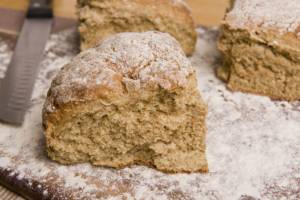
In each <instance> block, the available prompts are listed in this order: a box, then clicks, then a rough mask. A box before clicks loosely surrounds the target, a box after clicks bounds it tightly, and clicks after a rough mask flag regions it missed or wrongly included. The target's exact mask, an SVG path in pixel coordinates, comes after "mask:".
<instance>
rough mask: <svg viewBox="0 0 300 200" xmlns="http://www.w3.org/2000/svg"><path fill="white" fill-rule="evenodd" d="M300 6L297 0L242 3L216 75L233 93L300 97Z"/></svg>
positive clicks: (227, 30) (229, 25)
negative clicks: (222, 62)
mask: <svg viewBox="0 0 300 200" xmlns="http://www.w3.org/2000/svg"><path fill="white" fill-rule="evenodd" d="M299 31H300V4H299V2H298V1H297V0H289V1H280V0H275V1H263V0H254V1H250V0H237V1H235V4H234V6H233V9H232V10H231V11H229V13H228V14H227V15H226V18H225V21H224V23H223V26H222V33H221V36H220V39H219V49H220V50H221V51H222V53H223V55H224V65H223V67H221V68H219V69H218V71H217V74H218V76H219V77H220V78H222V79H223V80H225V81H226V82H227V83H228V88H229V89H231V90H234V91H243V92H250V93H255V94H260V95H266V96H269V97H271V98H273V99H280V100H289V101H292V100H299V99H300V35H299Z"/></svg>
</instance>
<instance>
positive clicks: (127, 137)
mask: <svg viewBox="0 0 300 200" xmlns="http://www.w3.org/2000/svg"><path fill="white" fill-rule="evenodd" d="M206 110H207V109H206V104H205V103H203V101H202V99H201V96H200V93H199V91H198V89H197V80H196V75H195V71H194V70H193V68H192V66H191V64H190V62H189V60H188V59H187V58H186V56H185V54H184V52H183V51H182V49H181V47H180V45H179V43H178V42H177V41H176V40H175V39H174V38H173V37H171V36H170V35H169V34H167V33H160V32H151V31H150V32H144V33H120V34H116V35H114V36H111V37H109V38H107V39H105V40H104V41H103V42H102V43H101V44H99V45H98V46H96V47H95V48H91V49H88V50H86V51H83V52H81V53H80V54H79V55H78V56H76V57H75V58H73V60H72V61H71V62H70V63H69V64H67V65H65V66H64V67H63V68H62V69H61V71H60V72H59V73H58V74H57V76H56V77H55V79H54V80H53V82H52V85H51V87H50V89H49V91H48V95H47V99H46V102H45V105H44V110H43V126H44V129H45V136H46V144H47V145H46V146H47V152H48V155H49V157H50V158H51V159H53V160H55V161H57V162H59V163H63V164H72V163H81V162H91V163H92V164H94V165H99V166H109V167H115V168H120V167H124V166H127V165H130V164H145V165H148V166H152V167H155V168H157V169H159V170H162V171H166V172H206V171H207V170H208V167H207V162H206V157H205V132H206V126H205V116H206Z"/></svg>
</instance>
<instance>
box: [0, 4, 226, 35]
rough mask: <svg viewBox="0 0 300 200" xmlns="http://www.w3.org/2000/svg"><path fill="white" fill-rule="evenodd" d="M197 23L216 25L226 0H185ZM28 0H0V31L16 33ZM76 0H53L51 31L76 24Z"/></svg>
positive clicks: (221, 16) (21, 22)
mask: <svg viewBox="0 0 300 200" xmlns="http://www.w3.org/2000/svg"><path fill="white" fill-rule="evenodd" d="M187 2H188V4H189V5H190V7H191V9H192V13H193V17H194V19H195V21H196V23H197V24H201V25H206V26H214V25H218V24H219V23H220V21H221V19H222V18H223V16H224V12H225V9H226V7H227V6H228V0H187ZM28 3H29V1H28V0H17V1H11V0H0V32H4V33H9V34H12V35H16V34H17V33H18V32H19V30H20V28H21V26H22V24H23V19H24V17H25V11H26V9H27V7H28ZM75 5H76V0H53V8H54V15H55V19H54V27H53V32H57V31H60V30H64V29H66V28H69V27H71V26H74V25H75V24H76V15H75V12H76V11H75Z"/></svg>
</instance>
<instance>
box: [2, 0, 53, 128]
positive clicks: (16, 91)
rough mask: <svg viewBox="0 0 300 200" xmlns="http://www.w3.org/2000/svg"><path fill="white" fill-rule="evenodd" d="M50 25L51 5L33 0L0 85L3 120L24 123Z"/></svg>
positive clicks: (44, 1) (43, 1)
mask: <svg viewBox="0 0 300 200" xmlns="http://www.w3.org/2000/svg"><path fill="white" fill-rule="evenodd" d="M51 26H52V11H51V9H50V6H49V2H48V1H47V0H41V1H39V0H33V1H31V4H30V7H29V11H28V13H27V18H26V19H25V21H24V24H23V27H22V29H21V32H20V35H19V37H18V40H17V44H16V47H15V50H14V54H13V56H12V59H11V62H10V64H9V65H8V69H7V72H6V75H5V77H4V79H2V80H1V82H0V120H2V121H4V122H8V123H12V124H16V125H21V124H22V123H23V121H24V116H25V113H26V110H27V108H28V105H29V103H30V99H31V95H32V92H33V87H34V82H35V79H36V76H37V72H38V67H39V64H40V62H41V60H42V57H43V52H44V48H45V45H46V42H47V40H48V37H49V35H50V32H51Z"/></svg>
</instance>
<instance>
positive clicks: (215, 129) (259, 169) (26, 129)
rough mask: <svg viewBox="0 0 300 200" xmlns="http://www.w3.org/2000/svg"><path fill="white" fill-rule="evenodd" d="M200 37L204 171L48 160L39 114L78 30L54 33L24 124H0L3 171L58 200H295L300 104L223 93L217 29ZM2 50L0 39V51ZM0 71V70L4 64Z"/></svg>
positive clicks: (299, 186)
mask: <svg viewBox="0 0 300 200" xmlns="http://www.w3.org/2000/svg"><path fill="white" fill-rule="evenodd" d="M198 32H199V34H200V37H199V40H198V45H197V51H196V53H195V54H194V56H193V57H192V58H191V61H192V64H193V66H195V68H196V71H197V73H198V81H199V89H200V91H201V94H202V96H203V97H204V99H205V101H206V102H207V103H208V107H209V113H208V118H207V126H208V132H207V159H208V163H209V168H210V172H209V173H208V174H198V173H194V174H184V173H182V174H173V175H170V174H165V173H161V172H159V171H156V170H154V169H150V168H147V167H144V166H133V167H129V168H125V169H122V170H114V169H109V168H101V167H93V166H91V165H89V164H79V165H73V166H63V165H59V164H57V163H54V162H52V161H50V160H49V159H48V158H47V157H46V156H45V152H44V148H45V146H44V145H45V144H44V138H43V134H42V127H41V121H42V120H41V109H42V105H43V101H44V99H45V94H46V91H47V88H48V87H49V85H50V82H51V79H52V78H53V76H54V75H55V73H56V72H57V70H58V69H59V68H60V67H61V66H63V65H64V64H65V63H67V62H68V61H69V60H70V59H71V56H73V55H74V54H75V52H74V51H73V50H72V49H70V47H72V44H74V41H72V40H71V41H70V38H73V36H74V34H75V32H66V33H63V34H58V35H52V36H51V39H50V41H49V44H48V50H47V53H46V59H45V60H44V61H43V64H42V66H41V71H40V74H39V78H38V80H37V84H36V87H35V91H34V95H33V98H32V106H31V108H30V110H29V111H28V113H27V115H26V119H25V123H24V125H23V126H22V127H20V128H15V127H11V126H9V125H5V124H1V123H0V133H1V134H0V169H1V168H5V169H11V170H12V173H11V176H12V177H15V176H17V177H18V178H15V179H18V180H19V181H25V180H26V181H27V182H26V184H25V186H26V187H28V188H36V187H38V188H39V189H40V190H39V191H47V192H44V193H45V195H51V194H52V193H53V190H51V187H55V188H56V189H57V191H56V192H57V193H56V194H55V195H56V197H60V198H61V199H68V200H69V199H71V198H70V197H68V195H71V196H72V195H73V199H82V198H83V197H86V198H87V199H103V200H104V199H111V200H113V199H114V200H122V199H137V200H142V199H145V200H152V199H162V200H169V199H171V200H175V199H176V200H177V199H186V200H198V199H203V200H238V199H240V200H246V199H247V200H248V199H251V200H254V199H257V200H258V199H263V200H274V199H283V200H298V199H300V197H299V194H300V125H299V121H300V103H299V102H294V103H288V102H283V101H282V102H280V101H277V102H276V101H271V100H270V99H269V98H267V97H260V96H255V95H249V94H243V93H232V92H230V91H228V90H226V88H225V85H224V83H222V82H221V81H219V79H217V78H216V77H215V75H214V69H215V68H216V67H218V66H219V65H220V64H221V63H220V58H219V54H218V52H217V50H216V39H217V35H216V31H215V30H205V29H201V28H200V29H198ZM3 45H5V44H4V43H3V42H1V41H0V49H1V48H2V46H3ZM0 51H1V50H0ZM64 52H67V53H64ZM1 53H3V54H4V55H5V56H3V57H6V58H8V57H9V55H11V51H9V52H7V51H5V52H1ZM6 58H5V59H6ZM0 69H1V70H0V71H4V70H3V69H4V65H2V60H0ZM34 181H38V182H39V183H40V184H39V186H37V185H35V184H33V182H34ZM66 196H67V197H66ZM48 197H49V196H48ZM251 197H253V198H251ZM45 199H46V198H45Z"/></svg>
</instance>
